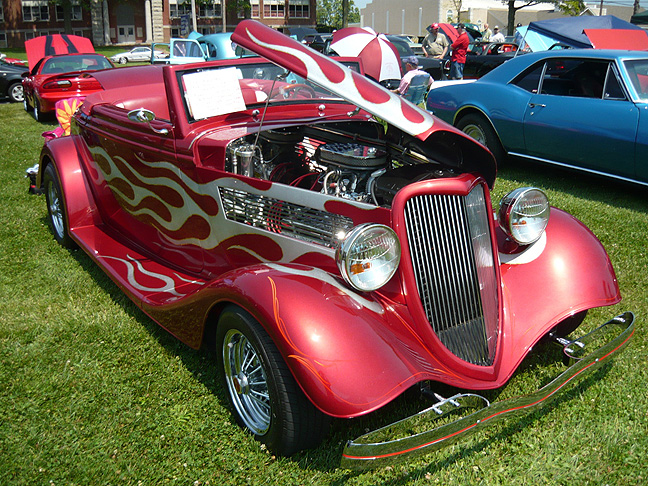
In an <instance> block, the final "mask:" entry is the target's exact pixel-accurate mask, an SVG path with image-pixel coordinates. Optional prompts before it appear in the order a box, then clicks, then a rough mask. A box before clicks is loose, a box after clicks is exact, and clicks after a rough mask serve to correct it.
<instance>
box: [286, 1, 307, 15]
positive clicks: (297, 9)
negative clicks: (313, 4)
mask: <svg viewBox="0 0 648 486" xmlns="http://www.w3.org/2000/svg"><path fill="white" fill-rule="evenodd" d="M288 16H289V17H290V18H292V19H308V18H310V0H289V3H288Z"/></svg>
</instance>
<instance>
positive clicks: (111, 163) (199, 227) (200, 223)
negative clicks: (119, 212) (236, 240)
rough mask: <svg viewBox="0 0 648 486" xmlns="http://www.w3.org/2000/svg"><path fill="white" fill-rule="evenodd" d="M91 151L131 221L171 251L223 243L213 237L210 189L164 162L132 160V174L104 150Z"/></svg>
mask: <svg viewBox="0 0 648 486" xmlns="http://www.w3.org/2000/svg"><path fill="white" fill-rule="evenodd" d="M90 150H91V152H92V154H93V158H94V160H95V162H96V163H97V165H98V167H99V169H100V170H101V172H102V173H103V176H104V178H105V180H106V183H107V184H108V186H109V187H110V189H111V191H112V192H113V194H114V195H115V197H116V198H117V199H118V200H119V203H120V204H121V206H122V207H123V208H124V209H125V210H126V211H127V212H128V213H129V214H131V215H132V216H133V217H135V218H137V219H139V220H140V221H143V222H145V223H147V224H150V225H151V226H154V227H155V228H156V229H158V230H159V231H160V232H161V233H162V234H163V235H164V236H165V238H166V239H167V240H168V241H170V242H171V243H173V244H176V245H190V244H193V245H196V246H201V247H203V248H205V249H212V248H215V247H217V246H218V245H219V244H220V243H221V242H222V239H221V238H219V237H218V235H216V233H215V232H214V231H212V228H213V227H214V225H216V224H218V223H217V222H218V221H221V220H222V217H221V216H220V215H219V210H218V202H217V199H216V197H215V196H214V194H213V188H210V187H209V184H201V183H199V182H196V181H194V180H193V179H191V178H189V177H188V176H187V175H186V174H185V173H183V172H182V171H180V170H179V169H178V168H177V167H175V166H174V165H173V164H171V163H169V162H165V161H156V162H154V163H151V162H146V161H144V160H142V159H141V158H140V157H137V156H136V155H135V157H136V160H137V162H138V163H139V164H141V168H140V169H139V171H137V172H136V170H135V169H134V167H133V166H132V165H131V164H129V163H128V162H127V161H126V160H125V159H124V158H123V157H120V156H115V157H111V156H110V155H109V154H108V153H107V152H106V150H104V149H103V147H100V146H95V147H92V148H91V149H90Z"/></svg>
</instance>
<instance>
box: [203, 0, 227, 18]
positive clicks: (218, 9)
mask: <svg viewBox="0 0 648 486" xmlns="http://www.w3.org/2000/svg"><path fill="white" fill-rule="evenodd" d="M198 16H199V17H203V18H206V19H214V18H217V19H220V18H222V17H223V2H222V1H221V0H213V1H212V2H211V3H208V4H201V5H200V6H199V9H198Z"/></svg>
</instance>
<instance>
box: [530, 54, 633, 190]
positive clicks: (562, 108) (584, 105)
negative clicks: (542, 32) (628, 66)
mask: <svg viewBox="0 0 648 486" xmlns="http://www.w3.org/2000/svg"><path fill="white" fill-rule="evenodd" d="M638 120H639V112H638V109H637V108H636V106H635V105H634V103H632V102H631V101H629V99H628V98H627V96H626V93H625V91H624V90H623V89H622V88H621V84H620V82H619V78H618V76H617V73H616V68H615V66H614V63H613V62H611V61H604V60H593V59H573V58H571V59H570V58H568V57H565V58H552V59H549V60H547V61H546V62H545V63H544V66H543V71H542V74H541V76H540V85H539V88H538V90H536V92H535V93H534V94H533V95H532V97H531V99H530V100H529V103H528V105H527V107H526V113H525V115H524V140H525V147H526V154H527V155H529V156H531V157H536V158H539V159H543V160H546V161H552V162H555V163H559V164H565V165H569V166H575V167H579V168H584V169H588V170H592V171H596V172H599V171H600V172H605V173H612V174H615V175H619V176H622V177H633V176H634V173H635V156H634V150H635V147H634V145H635V138H636V132H637V125H638Z"/></svg>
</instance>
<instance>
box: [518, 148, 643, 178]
mask: <svg viewBox="0 0 648 486" xmlns="http://www.w3.org/2000/svg"><path fill="white" fill-rule="evenodd" d="M507 154H508V155H509V156H513V157H519V158H521V159H528V160H533V161H536V162H542V163H543V164H551V165H557V166H558V167H565V168H567V169H574V170H578V171H581V172H587V173H589V174H594V175H598V176H604V177H611V178H612V179H616V180H619V181H624V182H631V183H633V184H639V185H642V186H648V182H642V181H639V180H637V179H630V178H629V177H623V176H619V175H614V174H610V173H609V172H601V171H598V170H594V169H587V168H585V167H579V166H577V165H569V164H565V163H563V162H556V161H555V160H548V159H543V158H540V157H534V156H533V155H525V154H519V153H517V152H507Z"/></svg>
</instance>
